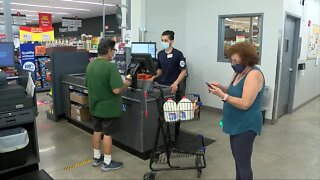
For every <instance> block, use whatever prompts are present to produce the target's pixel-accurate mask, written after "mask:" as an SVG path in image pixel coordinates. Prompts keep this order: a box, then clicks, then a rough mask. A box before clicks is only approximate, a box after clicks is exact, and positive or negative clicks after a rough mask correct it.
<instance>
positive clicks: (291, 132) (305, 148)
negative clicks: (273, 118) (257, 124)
mask: <svg viewBox="0 0 320 180" xmlns="http://www.w3.org/2000/svg"><path fill="white" fill-rule="evenodd" d="M46 98H47V97H45V95H44V94H40V95H39V99H46ZM47 108H48V107H47V106H40V107H39V112H40V114H39V116H38V118H37V126H38V137H39V146H40V157H41V163H40V168H41V169H44V170H46V171H47V172H48V174H50V175H51V176H52V177H53V178H54V179H142V177H143V175H144V174H145V173H146V172H148V171H149V169H148V165H149V161H144V160H141V159H139V158H137V157H135V156H133V155H131V154H129V153H127V152H125V151H123V150H121V149H119V148H117V147H114V148H113V156H112V157H113V159H116V160H121V161H123V162H124V164H125V166H124V168H122V169H121V170H117V171H112V172H107V173H105V172H101V170H100V169H99V168H94V167H92V166H91V164H86V165H83V166H80V167H76V168H72V169H70V170H67V171H66V170H64V168H65V167H67V166H70V165H73V164H76V163H79V162H82V161H85V160H89V159H91V158H92V154H93V152H92V147H91V135H90V134H88V133H87V132H84V131H82V130H81V129H79V128H77V127H75V126H73V125H71V124H69V123H68V122H67V121H65V120H64V121H60V122H58V123H55V122H53V121H50V120H47V118H46V115H45V110H46V109H47ZM319 110H320V98H317V99H315V100H314V101H312V102H310V103H309V104H307V105H306V106H304V107H302V108H300V109H299V110H298V111H296V112H295V113H293V114H291V115H286V116H283V117H281V118H280V119H279V120H278V123H277V124H275V125H264V127H263V133H262V135H261V136H259V137H257V138H256V141H255V144H254V153H253V157H252V165H253V171H254V177H255V179H320V112H319ZM220 118H221V115H220V114H217V113H214V112H210V111H202V116H201V120H200V121H199V122H191V123H187V124H183V125H182V127H183V128H184V129H187V130H190V131H193V132H196V133H200V134H203V135H205V136H206V137H209V138H212V139H215V140H217V142H215V143H214V144H211V145H210V146H208V148H207V151H206V159H207V168H206V169H204V171H203V174H202V177H201V179H234V178H235V171H234V169H235V168H234V161H233V158H232V155H231V151H230V146H229V137H228V136H227V135H225V134H224V133H222V131H221V128H220V127H219V125H218V122H219V120H220ZM157 179H196V171H195V170H185V171H171V172H159V173H158V174H157Z"/></svg>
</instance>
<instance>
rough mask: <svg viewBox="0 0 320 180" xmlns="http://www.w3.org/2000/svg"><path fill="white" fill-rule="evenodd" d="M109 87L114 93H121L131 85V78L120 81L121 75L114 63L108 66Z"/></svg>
mask: <svg viewBox="0 0 320 180" xmlns="http://www.w3.org/2000/svg"><path fill="white" fill-rule="evenodd" d="M109 70H110V79H109V83H110V87H111V89H112V92H113V93H114V94H121V93H122V92H123V91H125V90H126V89H128V87H129V86H130V85H131V80H125V81H122V78H121V75H120V73H119V70H118V69H117V67H116V65H112V66H111V67H110V69H109Z"/></svg>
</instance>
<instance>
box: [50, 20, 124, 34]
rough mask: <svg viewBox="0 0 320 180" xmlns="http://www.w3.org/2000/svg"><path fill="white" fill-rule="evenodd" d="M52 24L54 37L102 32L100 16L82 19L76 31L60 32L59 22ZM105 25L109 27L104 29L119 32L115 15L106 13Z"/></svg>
mask: <svg viewBox="0 0 320 180" xmlns="http://www.w3.org/2000/svg"><path fill="white" fill-rule="evenodd" d="M52 26H53V27H54V35H55V37H61V36H64V37H78V36H80V35H81V34H90V35H94V36H100V32H102V16H99V17H93V18H87V19H83V21H82V27H81V28H78V31H76V32H65V33H60V32H59V27H61V22H60V23H55V24H53V25H52ZM106 26H108V27H109V29H107V30H106V31H114V32H115V34H121V30H120V29H119V25H118V22H117V19H116V15H114V14H112V15H106ZM112 34H114V33H112Z"/></svg>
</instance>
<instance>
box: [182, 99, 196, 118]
mask: <svg viewBox="0 0 320 180" xmlns="http://www.w3.org/2000/svg"><path fill="white" fill-rule="evenodd" d="M178 110H179V119H180V120H181V121H187V120H192V119H193V118H194V110H195V109H194V104H193V103H192V101H190V100H189V99H187V97H185V96H184V97H182V99H181V100H180V102H179V103H178Z"/></svg>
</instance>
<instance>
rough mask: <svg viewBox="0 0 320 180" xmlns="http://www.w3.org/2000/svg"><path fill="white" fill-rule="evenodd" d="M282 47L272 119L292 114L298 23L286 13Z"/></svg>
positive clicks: (297, 19)
mask: <svg viewBox="0 0 320 180" xmlns="http://www.w3.org/2000/svg"><path fill="white" fill-rule="evenodd" d="M285 17H286V18H285V25H284V35H283V46H282V62H281V63H279V62H278V67H279V68H278V69H277V71H278V72H277V74H278V75H279V77H277V79H278V82H277V85H276V87H278V94H277V101H276V104H277V105H276V109H275V110H276V111H275V113H274V119H277V118H279V117H281V116H283V115H285V114H288V113H292V112H293V100H294V91H295V81H296V73H297V62H298V56H299V54H298V52H299V49H300V47H299V46H300V45H299V44H300V43H299V36H300V21H301V19H300V18H299V17H297V16H294V15H290V14H288V13H286V16H285ZM279 65H280V66H279Z"/></svg>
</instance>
